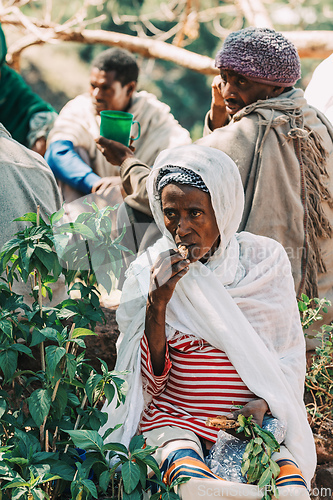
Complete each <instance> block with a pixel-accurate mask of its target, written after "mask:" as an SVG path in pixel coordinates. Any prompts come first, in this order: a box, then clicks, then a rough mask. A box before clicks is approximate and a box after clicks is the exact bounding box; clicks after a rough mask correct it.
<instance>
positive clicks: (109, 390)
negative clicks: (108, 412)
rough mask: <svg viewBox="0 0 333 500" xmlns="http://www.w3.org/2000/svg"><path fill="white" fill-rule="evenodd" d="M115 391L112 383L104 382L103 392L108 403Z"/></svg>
mask: <svg viewBox="0 0 333 500" xmlns="http://www.w3.org/2000/svg"><path fill="white" fill-rule="evenodd" d="M115 393H116V389H115V388H114V385H113V384H105V386H104V394H105V397H106V399H107V402H108V404H110V403H111V401H112V400H113V398H114V395H115Z"/></svg>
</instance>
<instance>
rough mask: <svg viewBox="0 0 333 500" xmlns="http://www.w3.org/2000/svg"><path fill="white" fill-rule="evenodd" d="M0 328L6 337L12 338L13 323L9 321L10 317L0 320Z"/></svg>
mask: <svg viewBox="0 0 333 500" xmlns="http://www.w3.org/2000/svg"><path fill="white" fill-rule="evenodd" d="M0 330H2V331H3V333H4V334H5V335H6V336H7V337H8V338H10V339H11V338H12V332H13V323H12V322H11V321H10V319H2V320H1V321H0Z"/></svg>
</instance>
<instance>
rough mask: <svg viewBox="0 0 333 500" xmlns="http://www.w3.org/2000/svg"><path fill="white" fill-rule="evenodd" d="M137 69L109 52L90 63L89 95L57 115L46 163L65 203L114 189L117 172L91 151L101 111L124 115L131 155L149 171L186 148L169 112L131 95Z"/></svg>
mask: <svg viewBox="0 0 333 500" xmlns="http://www.w3.org/2000/svg"><path fill="white" fill-rule="evenodd" d="M138 75H139V68H138V65H137V62H136V60H135V58H134V57H133V56H132V54H130V53H129V52H127V51H125V50H123V49H118V48H111V49H108V50H106V51H104V52H102V53H100V54H99V55H98V56H97V57H96V59H95V60H94V61H93V63H92V70H91V75H90V92H89V94H88V93H87V94H83V95H79V96H77V97H76V98H75V99H73V100H72V101H69V102H68V103H67V104H66V106H65V107H64V108H63V109H62V111H61V112H60V114H59V117H58V119H57V120H56V123H55V126H54V128H53V130H52V131H51V133H50V136H49V141H48V150H47V153H46V160H47V162H48V163H49V165H50V167H51V169H52V170H53V172H54V174H55V176H56V177H57V179H58V180H59V181H60V185H61V188H62V192H63V196H64V199H65V201H67V202H70V201H72V200H74V199H76V198H79V197H81V196H83V195H85V194H89V193H95V192H98V194H101V193H104V194H105V193H107V190H108V189H109V188H111V187H112V186H114V185H117V184H120V183H121V180H120V177H119V168H118V167H117V166H115V165H111V164H110V163H109V162H108V161H107V160H106V159H105V158H104V156H103V155H102V153H101V152H100V151H99V150H98V148H97V147H96V143H95V139H96V138H97V137H98V136H99V127H100V112H101V111H102V110H116V111H127V112H128V113H131V114H133V115H134V120H137V121H138V122H139V123H140V126H141V136H140V138H139V139H138V140H137V141H136V143H135V146H136V154H137V155H138V156H139V158H141V159H142V160H143V161H144V162H145V163H146V164H148V165H152V164H153V162H154V160H155V158H156V156H157V155H158V153H159V152H160V151H162V150H163V149H165V148H168V147H173V146H178V145H181V144H189V143H190V142H191V139H190V135H189V133H188V131H187V130H185V129H184V128H182V127H181V126H180V124H179V123H178V122H177V121H176V120H175V118H174V117H173V115H172V114H171V113H170V108H169V106H167V105H166V104H163V103H161V102H160V101H158V100H157V98H156V97H155V96H154V95H152V94H149V93H147V92H145V91H141V92H137V91H136V87H137V80H138Z"/></svg>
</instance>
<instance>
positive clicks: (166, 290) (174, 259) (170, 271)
mask: <svg viewBox="0 0 333 500" xmlns="http://www.w3.org/2000/svg"><path fill="white" fill-rule="evenodd" d="M189 263H190V261H189V260H188V259H184V258H183V257H182V256H181V254H180V253H179V252H178V251H177V250H174V249H172V250H168V251H167V252H163V253H161V254H160V255H159V256H158V258H157V260H156V262H155V263H154V265H153V266H152V268H151V273H150V286H149V295H148V302H149V303H150V304H151V305H152V304H153V305H156V306H158V308H161V307H164V308H165V307H166V305H167V304H168V302H169V301H170V299H171V297H172V294H173V292H174V290H175V287H176V284H177V283H178V281H179V280H180V279H181V278H182V277H183V276H185V274H186V273H187V271H188V269H189Z"/></svg>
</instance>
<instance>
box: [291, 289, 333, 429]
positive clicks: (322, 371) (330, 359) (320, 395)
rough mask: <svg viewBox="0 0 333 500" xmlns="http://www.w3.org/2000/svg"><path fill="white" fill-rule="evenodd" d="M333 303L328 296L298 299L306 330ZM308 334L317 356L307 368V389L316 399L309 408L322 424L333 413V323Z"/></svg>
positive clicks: (313, 421) (315, 418) (314, 420)
mask: <svg viewBox="0 0 333 500" xmlns="http://www.w3.org/2000/svg"><path fill="white" fill-rule="evenodd" d="M330 305H331V302H330V301H329V300H327V299H325V298H324V299H318V298H314V299H309V297H307V296H306V295H304V294H303V295H302V300H300V301H299V302H298V307H299V310H300V311H301V321H302V326H303V328H304V329H305V330H306V329H307V328H308V327H309V326H310V325H312V324H313V323H314V322H315V321H318V320H322V319H323V317H322V315H321V312H323V313H327V307H328V306H330ZM305 335H306V336H307V337H309V338H312V339H316V341H317V345H316V347H315V355H314V356H312V357H311V362H310V364H309V365H308V367H307V373H306V377H305V388H306V391H307V392H308V394H309V395H311V397H312V401H311V402H309V403H307V411H308V413H309V414H310V415H311V417H312V424H317V425H319V426H320V425H321V424H322V422H323V421H324V420H325V419H327V418H332V416H333V326H332V325H321V327H320V330H319V331H318V332H317V333H316V332H314V333H313V334H312V335H309V334H307V333H306V334H305Z"/></svg>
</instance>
